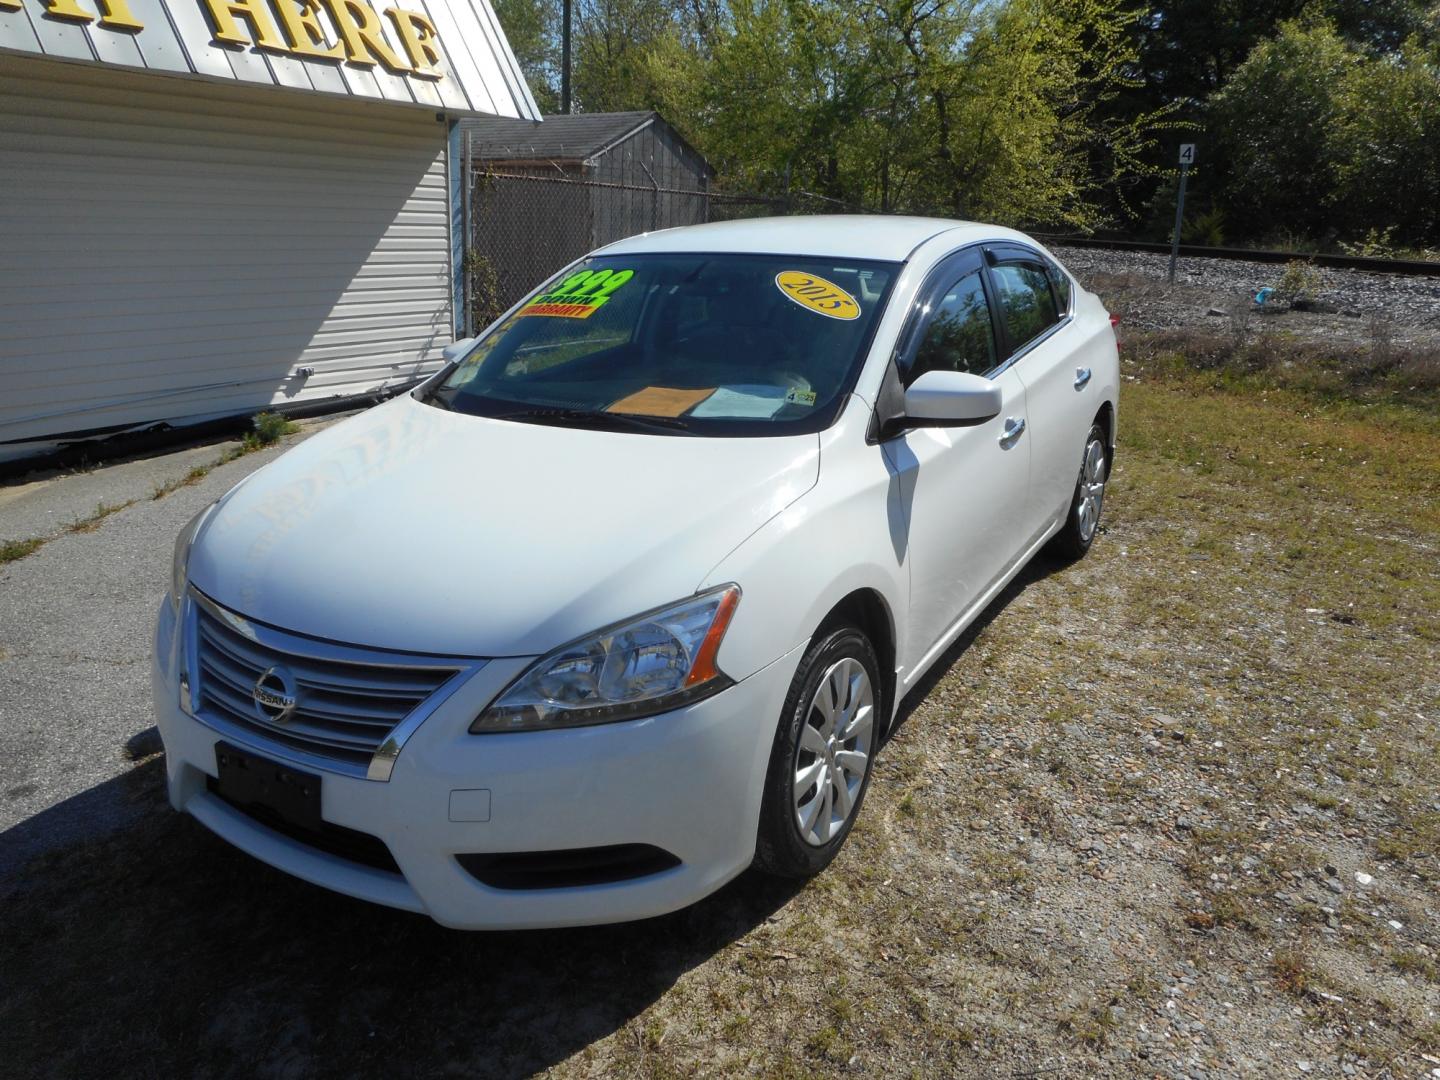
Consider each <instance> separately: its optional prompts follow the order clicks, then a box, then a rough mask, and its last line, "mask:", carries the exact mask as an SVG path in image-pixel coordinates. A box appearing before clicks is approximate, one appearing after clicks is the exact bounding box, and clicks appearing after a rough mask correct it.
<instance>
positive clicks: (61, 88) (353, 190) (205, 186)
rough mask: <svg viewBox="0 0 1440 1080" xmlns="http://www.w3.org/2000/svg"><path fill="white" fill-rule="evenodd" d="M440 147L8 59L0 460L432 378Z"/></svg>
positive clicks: (424, 131)
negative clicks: (129, 431)
mask: <svg viewBox="0 0 1440 1080" xmlns="http://www.w3.org/2000/svg"><path fill="white" fill-rule="evenodd" d="M445 148H446V125H445V123H444V122H443V121H442V120H440V119H437V116H436V114H435V113H434V112H433V111H428V110H422V109H418V108H414V107H411V108H402V107H399V106H392V105H385V104H380V103H361V102H352V101H347V100H341V99H335V100H331V99H328V98H321V97H319V96H318V95H313V94H312V95H299V94H293V93H287V92H284V91H275V90H271V91H263V90H255V89H249V88H245V87H237V86H235V85H233V84H232V85H225V86H221V85H215V86H211V85H208V84H204V83H198V82H195V81H182V80H178V79H169V78H164V77H160V76H155V75H134V74H131V73H128V72H115V71H111V70H106V69H103V68H98V67H85V66H80V65H70V64H62V63H57V62H54V61H39V60H31V59H28V58H23V57H16V56H7V55H0V461H3V460H5V459H7V458H13V457H16V456H20V455H21V454H23V453H25V452H27V451H33V450H34V449H36V448H37V445H38V444H41V443H45V442H47V441H48V442H53V441H55V440H56V439H58V438H60V437H63V436H66V435H70V434H73V433H77V432H87V431H96V430H101V429H107V428H120V427H125V426H133V425H142V424H149V423H155V422H161V421H170V422H175V423H179V422H185V421H190V420H195V419H200V418H204V417H213V416H221V415H229V414H236V413H243V412H247V411H255V410H259V409H262V408H265V407H266V406H270V405H275V404H299V403H307V402H317V401H320V400H323V399H331V398H335V397H337V396H343V397H350V396H354V395H359V394H365V393H370V392H374V391H378V390H381V389H384V388H387V387H393V386H396V385H398V384H401V383H404V382H408V381H411V380H413V379H414V378H416V377H417V376H420V375H422V374H424V373H426V372H428V371H431V370H434V368H435V367H436V366H438V363H439V357H440V349H441V348H443V347H444V346H445V345H446V344H448V343H449V342H450V341H451V340H452V337H453V335H452V333H451V327H452V325H453V323H452V314H451V295H452V294H451V263H450V247H449V216H448V198H447V193H448V188H447V178H446V162H445Z"/></svg>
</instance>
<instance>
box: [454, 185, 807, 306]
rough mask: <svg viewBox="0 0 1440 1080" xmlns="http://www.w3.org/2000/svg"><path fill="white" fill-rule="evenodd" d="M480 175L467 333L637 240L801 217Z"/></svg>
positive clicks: (728, 200) (779, 205)
mask: <svg viewBox="0 0 1440 1080" xmlns="http://www.w3.org/2000/svg"><path fill="white" fill-rule="evenodd" d="M553 172H554V174H553V175H551V174H548V173H547V174H539V175H536V174H531V173H527V172H520V171H515V172H510V171H496V170H492V169H488V168H476V169H475V170H473V171H472V173H471V187H470V192H469V198H468V200H467V205H466V210H465V214H466V219H467V222H468V233H469V237H470V243H469V245H468V247H467V250H466V253H465V303H466V311H467V313H468V316H469V330H470V331H471V332H474V330H476V329H478V328H480V327H483V326H484V325H485V324H486V323H488V322H490V321H491V320H493V319H495V318H497V317H498V316H499V315H500V313H501V312H503V311H505V309H506V308H508V307H509V306H510V305H511V304H513V303H515V301H517V300H519V299H520V298H521V297H522V296H524V295H525V294H526V293H527V292H529V291H530V290H531V289H533V288H534V287H535V286H536V285H538V284H539V283H540V282H541V281H543V280H545V278H547V277H549V276H550V275H551V274H553V273H554V272H555V271H557V270H559V269H560V268H561V267H563V266H564V265H565V264H566V263H569V262H571V261H572V260H574V259H577V258H579V257H580V256H581V255H584V254H585V253H586V252H587V251H592V250H594V249H595V248H597V247H600V246H601V245H602V244H609V243H613V242H614V241H616V240H621V239H624V238H625V237H627V236H633V235H635V234H636V233H642V232H653V231H654V230H656V229H669V228H673V227H674V226H677V225H697V224H700V223H702V222H706V221H726V220H730V219H734V218H744V217H764V216H766V215H771V214H785V213H793V212H799V211H800V209H801V208H799V207H797V206H795V205H794V204H793V203H791V202H787V201H786V200H783V199H770V198H763V197H759V196H750V195H730V194H723V193H720V192H714V191H700V190H691V189H687V188H675V187H663V186H661V185H659V184H648V185H647V184H621V183H608V182H603V181H599V180H591V179H587V178H585V177H584V176H582V175H580V174H579V171H578V170H574V169H572V170H568V171H566V170H562V169H561V168H559V167H558V166H557V167H556V168H555V169H554V170H553Z"/></svg>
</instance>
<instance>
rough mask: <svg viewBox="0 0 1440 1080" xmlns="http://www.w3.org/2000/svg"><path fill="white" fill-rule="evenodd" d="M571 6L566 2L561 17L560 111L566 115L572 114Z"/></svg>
mask: <svg viewBox="0 0 1440 1080" xmlns="http://www.w3.org/2000/svg"><path fill="white" fill-rule="evenodd" d="M570 4H571V0H565V5H564V8H563V13H562V14H561V16H560V19H561V25H560V111H561V112H562V113H565V114H566V115H569V112H570ZM552 10H553V9H552Z"/></svg>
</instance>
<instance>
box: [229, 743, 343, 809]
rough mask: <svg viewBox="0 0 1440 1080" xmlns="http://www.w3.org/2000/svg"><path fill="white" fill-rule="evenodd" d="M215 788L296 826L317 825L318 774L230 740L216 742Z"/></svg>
mask: <svg viewBox="0 0 1440 1080" xmlns="http://www.w3.org/2000/svg"><path fill="white" fill-rule="evenodd" d="M214 790H215V792H216V793H217V794H218V795H220V796H221V798H223V799H225V800H226V801H227V802H230V803H234V804H235V805H236V806H239V807H240V808H242V809H250V810H255V809H259V810H261V811H265V812H268V813H269V814H273V815H275V816H276V817H278V818H280V819H281V820H282V821H284V822H286V823H287V824H290V825H293V826H295V827H297V828H301V829H308V830H316V831H318V830H319V828H320V823H321V817H320V777H318V776H316V775H315V774H314V773H308V772H304V771H302V770H300V769H295V768H292V767H291V766H289V765H282V764H280V763H279V762H278V761H271V760H270V759H269V758H264V757H260V756H258V755H256V754H252V753H250V752H249V751H248V750H241V749H239V748H238V747H235V746H232V745H230V744H229V743H224V742H219V743H216V744H215V782H214Z"/></svg>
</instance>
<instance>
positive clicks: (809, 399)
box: [785, 386, 815, 405]
mask: <svg viewBox="0 0 1440 1080" xmlns="http://www.w3.org/2000/svg"><path fill="white" fill-rule="evenodd" d="M785 401H786V403H787V404H790V405H814V404H815V391H814V390H801V389H800V388H799V387H798V386H792V387H791V388H790V389H789V390H787V391H785Z"/></svg>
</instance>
